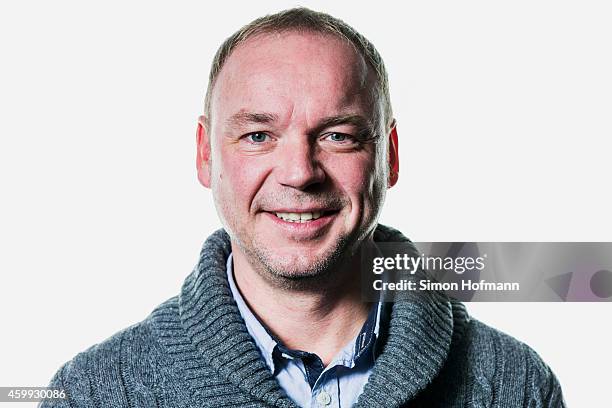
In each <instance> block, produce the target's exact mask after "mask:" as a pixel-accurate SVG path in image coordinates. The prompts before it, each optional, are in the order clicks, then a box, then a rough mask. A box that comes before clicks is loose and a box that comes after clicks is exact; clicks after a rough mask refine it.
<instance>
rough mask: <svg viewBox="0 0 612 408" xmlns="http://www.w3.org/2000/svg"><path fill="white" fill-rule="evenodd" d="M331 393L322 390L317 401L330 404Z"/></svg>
mask: <svg viewBox="0 0 612 408" xmlns="http://www.w3.org/2000/svg"><path fill="white" fill-rule="evenodd" d="M331 400H332V398H331V395H329V394H328V393H327V392H325V391H321V392H320V393H319V395H317V402H318V403H319V404H321V405H329V404H330V403H331Z"/></svg>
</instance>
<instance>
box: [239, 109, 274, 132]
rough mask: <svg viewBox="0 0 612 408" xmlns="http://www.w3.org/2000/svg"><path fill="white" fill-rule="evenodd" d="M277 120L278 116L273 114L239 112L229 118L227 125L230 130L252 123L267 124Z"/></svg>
mask: <svg viewBox="0 0 612 408" xmlns="http://www.w3.org/2000/svg"><path fill="white" fill-rule="evenodd" d="M277 120H278V116H277V115H275V114H273V113H267V112H245V111H240V112H238V113H235V114H233V115H232V116H230V117H229V118H228V119H227V124H228V125H229V126H230V127H232V128H239V127H242V126H246V125H249V124H252V123H258V124H269V123H273V122H276V121H277Z"/></svg>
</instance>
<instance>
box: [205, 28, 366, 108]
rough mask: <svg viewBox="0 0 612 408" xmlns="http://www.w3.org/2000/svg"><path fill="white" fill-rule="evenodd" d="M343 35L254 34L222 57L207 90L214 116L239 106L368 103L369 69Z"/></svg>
mask: <svg viewBox="0 0 612 408" xmlns="http://www.w3.org/2000/svg"><path fill="white" fill-rule="evenodd" d="M371 71H372V70H371V69H369V67H368V65H367V63H366V62H365V60H364V58H363V57H362V56H361V55H360V54H359V53H358V52H357V51H356V50H355V48H354V47H353V46H352V44H350V43H349V42H348V41H346V40H343V39H341V38H337V37H335V36H332V35H329V34H319V33H310V32H306V33H304V32H287V33H271V34H264V35H258V36H256V37H253V38H250V39H249V40H247V41H245V42H244V43H242V44H240V45H239V46H238V47H237V48H236V49H234V51H233V52H232V54H231V55H230V56H229V57H228V59H227V60H226V62H225V64H224V66H223V68H222V69H221V72H220V73H219V76H218V78H217V80H216V82H215V85H214V89H213V92H212V95H211V96H212V100H211V102H212V104H211V112H210V113H211V115H212V117H213V120H214V119H215V116H216V117H217V118H224V117H228V116H230V115H232V114H235V113H236V112H238V111H241V110H246V111H253V110H256V111H262V112H274V113H280V114H281V115H282V114H283V112H282V111H283V110H287V109H289V108H290V110H291V111H296V110H297V111H298V112H300V111H303V112H308V113H309V114H310V115H311V116H312V115H317V114H318V113H323V111H325V113H330V111H335V112H333V113H342V112H341V111H343V110H351V109H353V110H354V109H355V108H359V109H364V108H366V107H367V105H372V100H373V98H372V95H373V94H374V89H373V87H374V83H375V80H374V75H373V72H371Z"/></svg>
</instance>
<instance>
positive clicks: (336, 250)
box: [237, 236, 356, 290]
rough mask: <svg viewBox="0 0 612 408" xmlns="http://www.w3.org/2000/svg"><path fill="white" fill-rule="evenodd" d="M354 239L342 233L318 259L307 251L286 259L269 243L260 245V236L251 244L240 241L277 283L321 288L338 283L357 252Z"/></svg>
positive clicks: (294, 287) (266, 276)
mask: <svg viewBox="0 0 612 408" xmlns="http://www.w3.org/2000/svg"><path fill="white" fill-rule="evenodd" d="M352 241H353V240H352V239H351V237H348V236H340V237H339V238H338V239H336V240H335V242H334V243H333V245H332V246H331V247H330V248H328V249H327V250H325V252H324V253H322V254H320V255H318V256H317V257H316V258H315V259H311V255H309V254H303V255H296V256H294V257H291V258H290V259H285V260H283V259H280V258H279V255H278V254H277V253H276V252H274V251H273V250H270V249H267V247H266V245H261V244H258V242H261V241H260V240H259V239H258V237H253V240H252V241H251V245H244V243H243V242H241V241H240V240H238V242H237V243H238V245H239V246H240V248H241V249H242V250H243V252H244V253H245V255H246V256H247V258H248V259H249V263H250V264H251V266H253V267H254V269H255V270H256V272H257V273H259V274H260V275H261V276H262V277H263V278H264V279H266V280H267V281H269V282H271V283H272V284H273V285H274V286H276V287H279V288H281V289H285V290H320V289H322V288H327V289H329V288H330V287H332V286H335V285H334V282H335V281H337V280H338V279H340V276H339V274H338V273H337V272H339V271H340V269H342V268H341V266H342V265H344V264H345V263H346V261H348V260H350V259H351V258H352V256H353V255H354V253H355V249H354V246H356V245H351V242H352Z"/></svg>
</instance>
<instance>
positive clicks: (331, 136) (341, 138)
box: [325, 132, 352, 143]
mask: <svg viewBox="0 0 612 408" xmlns="http://www.w3.org/2000/svg"><path fill="white" fill-rule="evenodd" d="M325 138H326V139H327V140H329V141H331V142H336V143H342V142H346V141H351V139H352V137H351V136H349V135H347V134H345V133H338V132H332V133H328V134H327V135H326V136H325Z"/></svg>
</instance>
